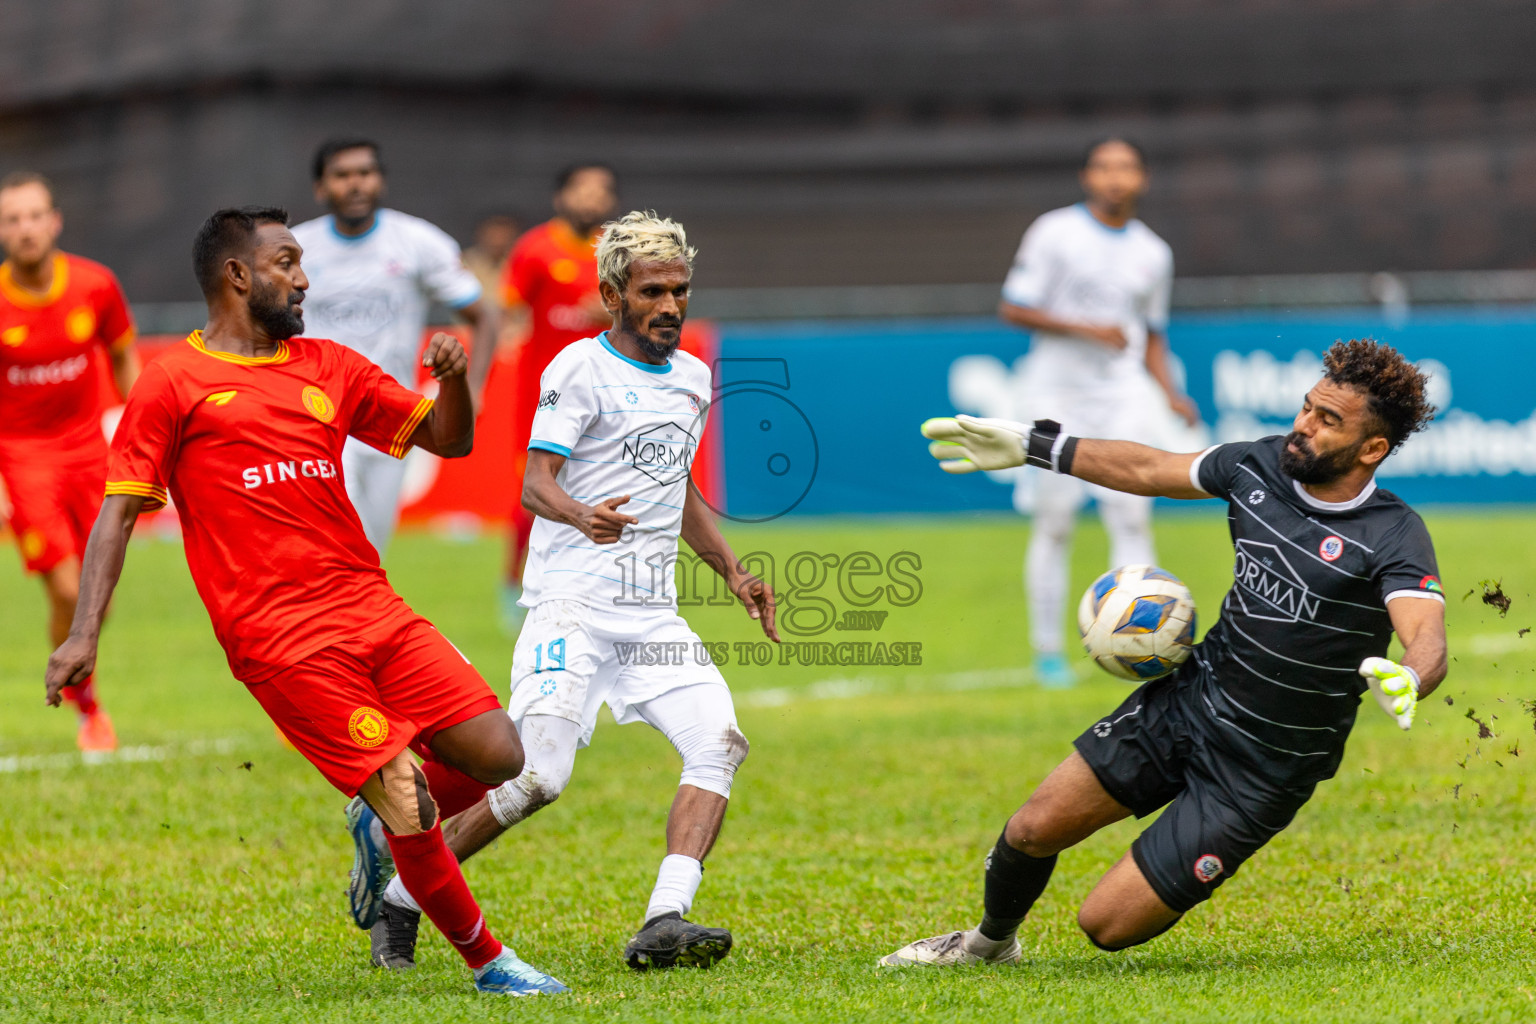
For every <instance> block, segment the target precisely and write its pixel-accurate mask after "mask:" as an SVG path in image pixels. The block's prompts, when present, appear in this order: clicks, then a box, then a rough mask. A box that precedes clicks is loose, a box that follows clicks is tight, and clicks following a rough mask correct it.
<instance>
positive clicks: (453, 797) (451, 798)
mask: <svg viewBox="0 0 1536 1024" xmlns="http://www.w3.org/2000/svg"><path fill="white" fill-rule="evenodd" d="M421 774H423V775H425V776H426V777H427V789H428V790H430V791H431V793H432V799H433V800H436V801H437V813H438V816H439V817H441V818H443V819H444V820H447V819H448V818H451V817H453V816H454V815H455V814H458V813H459V812H460V811H467V810H469V809H470V808H471V807H473V806H475V804H477V803H479V802H480V798H481V797H483V796H485V794H487V793H489V792H490V791H491V789H492V788H493V787H491V786H487V785H486V784H485V783H483V782H481V781H479V780H478V779H472V778H470V777H469V776H468V775H465V774H464V773H463V772H461V771H459V770H458V769H457V768H450V767H448V766H447V765H445V764H443V763H442V762H441V761H423V762H422V764H421Z"/></svg>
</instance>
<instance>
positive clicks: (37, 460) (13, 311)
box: [0, 172, 139, 751]
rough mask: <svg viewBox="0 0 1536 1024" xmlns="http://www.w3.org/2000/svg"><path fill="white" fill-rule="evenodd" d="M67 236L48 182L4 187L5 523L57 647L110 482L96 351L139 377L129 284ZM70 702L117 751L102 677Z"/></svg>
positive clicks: (72, 690) (88, 738) (24, 177)
mask: <svg viewBox="0 0 1536 1024" xmlns="http://www.w3.org/2000/svg"><path fill="white" fill-rule="evenodd" d="M63 227H64V219H63V216H62V215H61V214H60V213H59V210H58V208H57V207H56V206H55V205H54V201H53V189H52V188H51V187H50V186H49V184H48V181H47V179H45V178H43V177H42V176H41V175H38V174H32V173H29V172H21V173H16V174H12V175H10V176H8V177H6V178H5V179H4V180H0V246H3V247H4V249H5V256H6V259H5V262H4V263H3V264H0V519H8V520H9V521H10V523H11V527H12V529H13V530H14V531H15V533H16V541H17V544H18V545H19V546H20V548H21V557H22V560H23V561H24V562H25V563H26V567H27V571H28V572H32V573H36V574H37V575H38V576H40V577H41V578H42V581H43V587H44V589H45V590H46V591H47V593H48V607H49V616H48V633H49V636H50V638H51V639H52V641H53V643H54V645H55V646H57V645H59V644H61V643H63V642H64V638H65V637H66V636H68V635H69V624H70V622H71V620H73V619H74V616H75V602H76V600H77V598H78V596H79V593H80V559H81V557H82V556H83V555H84V554H85V541H86V537H87V536H88V535H89V533H90V530H91V524H92V523H94V522H95V521H96V513H97V511H98V510H99V509H100V508H101V495H102V486H103V484H105V483H106V478H107V442H106V439H105V438H104V437H103V435H102V431H101V414H102V408H101V402H100V399H99V394H98V381H97V370H96V359H97V355H96V349H97V348H102V349H105V350H106V352H107V355H108V357H109V359H110V360H111V364H112V380H113V382H114V383H115V384H116V385H117V390H118V391H119V392H120V393H121V394H122V395H123V397H124V398H127V396H128V392H129V390H131V389H132V387H133V382H134V381H135V380H137V379H138V376H139V357H138V355H137V353H136V352H135V351H134V347H133V339H134V329H133V319H132V317H131V316H130V315H129V312H128V303H127V301H126V300H125V299H124V298H123V292H122V289H121V288H120V287H118V283H117V278H115V277H113V276H112V272H111V271H110V270H108V269H107V268H106V267H103V266H101V265H100V264H99V263H93V262H91V261H90V260H87V259H82V258H81V257H79V256H74V255H71V254H69V253H64V252H60V251H59V250H58V248H57V244H56V243H57V242H58V238H59V232H60V231H61V230H63ZM64 696H65V698H66V699H68V700H69V701H70V702H71V703H72V704H74V705H75V707H76V708H77V709H78V710H79V713H80V729H79V733H78V735H77V736H76V742H77V743H78V744H79V746H80V749H81V750H96V751H99V750H113V749H115V748H116V747H117V737H116V735H115V733H114V731H113V729H112V720H111V719H110V718H108V717H107V713H106V712H105V711H103V710H102V709H101V705H100V704H99V703H98V702H97V700H96V692H95V677H94V676H93V675H87V676H85V677H84V678H83V679H80V680H79V681H78V682H76V683H74V684H73V685H71V686H68V687H66V688H65V690H64Z"/></svg>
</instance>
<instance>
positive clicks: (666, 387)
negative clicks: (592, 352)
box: [591, 384, 693, 393]
mask: <svg viewBox="0 0 1536 1024" xmlns="http://www.w3.org/2000/svg"><path fill="white" fill-rule="evenodd" d="M605 387H644V388H645V390H647V391H688V393H693V388H691V387H677V385H674V384H593V385H591V390H594V391H601V390H602V388H605Z"/></svg>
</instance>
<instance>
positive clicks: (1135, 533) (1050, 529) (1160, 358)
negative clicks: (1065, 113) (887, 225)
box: [998, 139, 1199, 686]
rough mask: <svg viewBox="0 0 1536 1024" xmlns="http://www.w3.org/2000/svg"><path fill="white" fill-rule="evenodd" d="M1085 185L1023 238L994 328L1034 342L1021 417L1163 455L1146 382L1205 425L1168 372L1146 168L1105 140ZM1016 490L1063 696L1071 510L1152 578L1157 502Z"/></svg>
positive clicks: (1039, 485)
mask: <svg viewBox="0 0 1536 1024" xmlns="http://www.w3.org/2000/svg"><path fill="white" fill-rule="evenodd" d="M1079 178H1080V181H1081V183H1082V187H1083V191H1084V193H1085V194H1086V201H1085V202H1082V203H1078V204H1076V205H1074V206H1068V207H1064V208H1062V209H1059V210H1052V211H1051V212H1050V213H1047V214H1044V215H1042V216H1041V217H1040V218H1039V219H1038V220H1036V221H1035V222H1034V223H1033V224H1032V225H1030V227H1029V230H1028V231H1026V232H1025V233H1024V240H1023V242H1022V243H1021V244H1020V245H1019V251H1018V255H1017V256H1015V257H1014V262H1013V267H1012V269H1011V270H1010V271H1009V272H1008V277H1007V280H1006V281H1005V282H1004V283H1003V299H1002V303H1001V305H1000V306H999V307H998V315H999V316H1001V317H1002V319H1003V320H1004V321H1006V322H1007V323H1010V324H1014V325H1016V326H1018V327H1023V328H1025V329H1026V330H1028V331H1030V332H1031V337H1030V350H1029V354H1028V356H1026V358H1025V362H1024V372H1023V374H1022V380H1021V385H1020V388H1019V391H1020V394H1019V396H1018V398H1019V404H1020V407H1021V408H1025V409H1029V410H1031V415H1040V416H1043V417H1044V418H1046V419H1051V420H1056V421H1057V422H1059V423H1061V424H1062V429H1063V431H1068V432H1071V433H1074V434H1082V435H1084V436H1088V437H1100V438H1110V439H1116V440H1136V441H1142V442H1145V443H1149V444H1160V443H1164V439H1163V438H1162V437H1161V436H1160V435H1161V431H1162V426H1161V424H1162V423H1164V422H1166V421H1167V417H1166V416H1165V415H1163V413H1162V410H1161V409H1153V408H1150V407H1149V401H1148V399H1149V397H1152V395H1154V394H1155V393H1156V392H1155V391H1154V389H1153V388H1152V387H1150V386H1149V385H1148V379H1149V376H1150V379H1151V380H1152V381H1155V382H1156V385H1157V387H1158V389H1160V392H1161V394H1162V395H1163V396H1166V399H1167V402H1168V406H1169V407H1170V408H1171V409H1172V411H1173V412H1175V413H1177V414H1178V415H1179V416H1181V417H1182V418H1183V419H1184V420H1185V421H1186V422H1187V423H1190V424H1193V423H1195V422H1196V421H1197V420H1198V418H1199V413H1198V410H1197V409H1196V408H1195V405H1194V403H1193V402H1191V401H1190V399H1189V398H1188V397H1187V396H1186V395H1184V394H1183V392H1182V391H1181V390H1180V389H1179V387H1178V386H1177V385H1176V384H1175V383H1174V381H1173V378H1172V376H1171V374H1170V372H1169V368H1168V338H1167V333H1166V332H1167V327H1168V297H1169V292H1170V290H1171V289H1172V286H1173V251H1172V250H1171V249H1169V248H1168V243H1166V242H1164V241H1163V240H1162V239H1161V238H1159V237H1158V236H1157V235H1156V234H1155V233H1153V231H1152V229H1151V228H1149V227H1147V226H1146V225H1145V224H1143V223H1142V222H1141V221H1139V220H1137V219H1136V205H1137V202H1138V200H1140V198H1141V196H1142V195H1143V194H1144V193H1145V192H1146V188H1147V167H1146V158H1145V155H1144V154H1143V153H1142V150H1141V148H1140V147H1139V146H1137V145H1135V144H1134V143H1130V142H1126V141H1124V140H1122V139H1106V140H1103V141H1101V142H1097V143H1095V144H1094V145H1092V146H1091V147H1089V149H1088V152H1087V155H1086V157H1085V159H1084V161H1083V169H1082V172H1081V174H1080V176H1079ZM1153 400H1154V401H1155V398H1153ZM1036 410H1043V412H1036ZM1154 431H1155V433H1153V432H1154ZM1016 486H1017V488H1018V489H1017V490H1016V492H1015V505H1016V506H1017V507H1018V508H1019V510H1020V511H1032V512H1033V515H1034V529H1033V531H1032V533H1031V536H1030V542H1029V553H1028V556H1027V558H1026V560H1025V568H1024V585H1025V590H1026V593H1027V594H1028V598H1029V612H1030V640H1031V643H1032V645H1033V647H1034V650H1035V674H1036V677H1037V678H1038V679H1039V680H1040V682H1042V683H1043V684H1045V685H1047V686H1071V685H1072V681H1073V679H1072V670H1071V668H1070V666H1069V665H1068V664H1067V661H1066V658H1065V657H1064V656H1063V655H1062V644H1061V636H1062V617H1063V615H1064V614H1065V611H1066V604H1067V585H1068V583H1067V569H1068V556H1069V554H1070V552H1071V544H1072V529H1073V525H1074V522H1075V520H1076V518H1077V511H1078V509H1079V508H1081V507H1082V505H1083V503H1084V501H1085V500H1086V499H1087V498H1088V497H1090V496H1091V497H1093V498H1094V499H1095V500H1096V501H1097V503H1098V507H1099V515H1100V517H1101V518H1102V519H1103V521H1104V527H1105V529H1106V530H1107V531H1108V532H1109V537H1110V565H1111V566H1118V565H1130V564H1133V563H1145V564H1148V565H1152V564H1156V558H1155V557H1154V556H1153V550H1152V503H1151V499H1149V498H1144V497H1140V496H1138V495H1128V494H1121V493H1119V492H1117V491H1111V490H1108V489H1107V488H1103V487H1098V486H1096V485H1094V484H1084V483H1083V482H1082V481H1081V480H1075V479H1072V478H1071V477H1064V476H1053V477H1050V478H1049V479H1047V478H1042V477H1038V476H1029V477H1025V476H1023V475H1021V476H1020V477H1019V480H1018V484H1017V485H1016Z"/></svg>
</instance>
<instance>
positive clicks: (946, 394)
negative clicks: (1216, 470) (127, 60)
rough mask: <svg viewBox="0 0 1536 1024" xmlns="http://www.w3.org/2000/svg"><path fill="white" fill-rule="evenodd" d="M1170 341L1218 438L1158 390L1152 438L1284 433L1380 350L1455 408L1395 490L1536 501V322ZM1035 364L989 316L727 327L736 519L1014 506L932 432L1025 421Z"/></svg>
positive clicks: (1270, 318)
mask: <svg viewBox="0 0 1536 1024" xmlns="http://www.w3.org/2000/svg"><path fill="white" fill-rule="evenodd" d="M1169 337H1170V339H1171V342H1172V346H1173V350H1174V353H1175V355H1176V356H1177V357H1178V358H1179V360H1180V361H1181V362H1182V363H1183V366H1184V369H1185V373H1186V374H1187V378H1188V387H1189V392H1190V395H1191V396H1192V397H1193V398H1194V399H1195V401H1196V402H1198V403H1199V405H1200V409H1201V413H1202V416H1203V418H1204V425H1203V427H1202V428H1201V429H1200V430H1198V431H1195V432H1188V431H1180V430H1178V429H1176V428H1175V427H1174V425H1173V424H1172V423H1171V421H1170V418H1169V417H1167V416H1166V415H1165V414H1164V410H1162V409H1160V408H1158V404H1159V403H1158V402H1157V400H1156V396H1155V393H1153V392H1151V391H1149V393H1148V395H1147V398H1146V401H1147V403H1148V409H1149V415H1148V419H1147V422H1148V437H1147V438H1145V440H1147V441H1148V442H1149V443H1156V444H1163V445H1165V446H1170V447H1184V448H1186V449H1192V448H1193V447H1195V446H1198V445H1200V444H1202V443H1209V441H1211V440H1215V441H1235V440H1244V439H1248V438H1254V437H1261V436H1264V435H1265V434H1272V433H1283V432H1285V431H1286V430H1288V429H1289V423H1290V420H1291V417H1292V416H1293V415H1294V413H1295V411H1296V409H1297V408H1298V406H1299V405H1300V402H1301V398H1302V396H1303V395H1304V394H1305V393H1306V391H1307V389H1308V388H1310V387H1311V386H1312V384H1313V383H1315V382H1316V381H1317V379H1318V377H1319V376H1320V375H1321V372H1322V354H1323V352H1324V351H1325V350H1326V349H1327V348H1328V346H1329V345H1330V344H1332V343H1333V342H1334V341H1335V340H1338V339H1341V338H1345V339H1347V338H1361V337H1370V338H1376V339H1379V340H1381V341H1385V342H1387V343H1389V344H1392V345H1394V346H1396V347H1397V348H1398V349H1399V350H1400V351H1401V352H1403V354H1404V355H1406V356H1407V357H1408V358H1409V359H1412V360H1414V361H1416V362H1417V363H1418V364H1419V365H1420V366H1421V367H1423V368H1424V369H1425V370H1427V371H1428V372H1429V373H1430V375H1431V387H1432V391H1431V398H1432V400H1433V401H1434V403H1435V404H1436V406H1438V407H1439V409H1440V414H1439V416H1438V417H1437V418H1436V420H1435V423H1434V425H1433V426H1432V427H1431V428H1430V429H1429V430H1428V431H1426V432H1424V433H1423V434H1420V435H1418V436H1416V437H1414V438H1413V439H1412V440H1410V441H1409V442H1408V444H1407V445H1405V446H1404V447H1403V449H1402V450H1401V451H1399V452H1398V453H1397V454H1395V455H1393V456H1392V457H1391V458H1390V459H1389V460H1388V461H1387V463H1386V464H1385V465H1384V467H1383V470H1382V474H1381V481H1382V484H1383V486H1385V487H1387V488H1389V489H1391V490H1393V491H1396V492H1397V493H1398V494H1400V495H1402V496H1403V497H1404V498H1405V499H1407V500H1408V501H1409V502H1414V503H1464V502H1511V503H1513V502H1532V501H1536V386H1533V382H1536V311H1532V310H1519V311H1514V312H1506V311H1488V312H1481V311H1467V310H1462V311H1448V312H1417V311H1416V312H1415V313H1414V315H1413V317H1412V319H1410V320H1409V321H1407V322H1406V323H1391V322H1389V321H1387V320H1386V319H1384V318H1382V317H1381V316H1379V315H1374V314H1372V313H1370V312H1361V311H1353V310H1351V311H1339V312H1319V313H1307V314H1304V315H1303V314H1297V315H1284V314H1274V313H1234V314H1200V315H1185V316H1182V317H1178V318H1175V320H1174V321H1173V324H1172V326H1171V328H1170V330H1169ZM1027 351H1028V337H1027V335H1025V334H1024V333H1022V332H1020V331H1017V330H1013V329H1011V328H1009V327H1007V326H1005V325H1003V324H1000V323H998V322H997V321H994V320H989V319H964V320H931V321H913V320H890V321H885V320H882V321H860V322H856V323H845V322H831V323H825V322H821V323H791V324H771V325H757V324H729V323H728V324H723V325H721V361H720V364H719V367H718V371H717V385H718V387H719V392H718V394H717V398H716V405H715V410H716V411H717V412H718V414H719V415H720V416H721V417H722V423H723V426H724V442H725V443H724V447H725V470H726V473H725V477H726V511H727V512H728V513H729V514H730V516H731V517H732V518H737V519H743V520H748V521H764V520H767V519H773V518H777V517H778V516H781V515H786V514H836V513H861V514H863V513H925V512H950V511H958V510H966V509H1006V508H1009V507H1011V504H1012V481H1011V480H1009V479H1007V478H1002V479H996V478H993V477H992V476H988V475H985V474H974V475H972V476H968V477H956V478H950V477H945V476H943V475H942V474H941V473H940V472H939V471H938V469H937V468H936V467H935V465H934V464H933V461H932V460H931V459H930V458H929V457H928V455H927V452H926V450H925V445H924V442H923V440H922V438H921V437H920V436H919V435H918V433H917V425H918V423H920V422H921V421H922V420H923V419H924V418H925V417H927V416H939V415H947V414H953V413H955V412H971V413H975V414H978V415H992V416H1009V417H1015V416H1017V415H1018V413H1017V411H1016V410H1015V409H1014V407H1013V395H1014V393H1015V390H1016V389H1015V381H1016V376H1017V373H1018V361H1019V360H1020V359H1021V358H1022V357H1023V356H1024V354H1025V353H1026V352H1027ZM1175 442H1182V443H1181V444H1175ZM998 476H1002V475H998Z"/></svg>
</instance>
